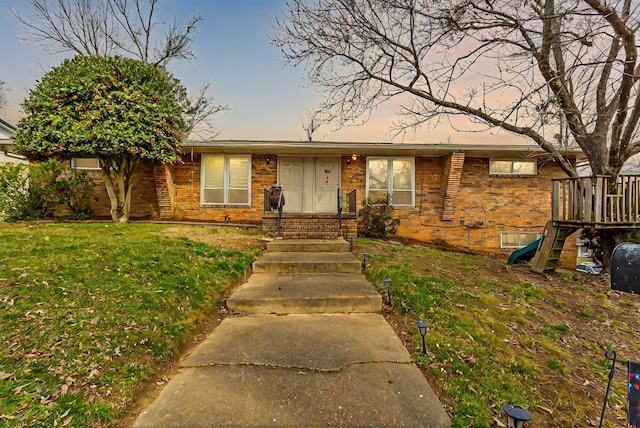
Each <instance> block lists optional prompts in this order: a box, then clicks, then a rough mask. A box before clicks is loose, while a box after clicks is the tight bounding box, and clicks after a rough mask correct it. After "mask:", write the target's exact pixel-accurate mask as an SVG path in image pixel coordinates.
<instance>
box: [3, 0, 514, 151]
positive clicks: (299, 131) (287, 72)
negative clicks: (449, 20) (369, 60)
mask: <svg viewBox="0 0 640 428" xmlns="http://www.w3.org/2000/svg"><path fill="white" fill-rule="evenodd" d="M161 5H162V9H161V16H162V17H163V18H166V19H167V20H172V19H173V17H176V18H177V19H178V20H179V21H180V22H182V23H186V22H187V21H188V20H189V19H190V18H191V17H193V16H194V15H197V14H202V15H205V16H206V18H205V20H204V21H202V22H200V23H199V25H198V33H197V34H196V35H195V37H194V39H195V43H194V51H195V54H196V60H194V61H192V62H181V63H178V62H174V63H172V65H171V67H170V68H171V69H172V71H173V72H174V74H175V75H176V77H178V78H179V79H180V80H181V81H182V82H183V84H185V86H187V88H190V89H192V90H194V91H197V90H198V89H199V88H200V87H201V85H202V82H205V81H206V82H210V83H211V93H212V94H213V95H214V96H215V97H216V99H217V100H218V102H219V103H222V104H227V105H228V106H229V107H230V109H231V110H230V111H228V112H224V113H221V114H220V115H218V116H217V118H216V120H215V122H216V127H217V129H218V131H219V135H218V138H220V139H237V140H242V139H253V140H299V139H301V138H304V131H303V128H302V125H301V122H302V121H303V120H304V119H305V114H306V112H307V111H310V110H312V109H314V108H315V107H316V106H317V105H318V104H319V102H320V100H321V95H320V94H318V93H317V92H316V91H315V90H314V89H313V88H306V87H304V84H305V81H304V69H303V68H301V67H300V68H293V67H289V66H287V65H285V64H284V62H283V60H282V58H281V56H280V52H279V50H278V49H277V48H276V47H275V46H273V45H271V44H270V43H269V33H270V32H271V31H272V25H273V23H274V22H275V20H276V17H278V16H282V14H283V11H284V8H285V0H181V1H179V2H178V1H176V0H165V1H164V2H162V3H161ZM11 7H15V8H18V9H19V10H23V11H24V10H25V6H24V3H23V2H20V1H18V0H0V40H2V48H3V49H2V54H3V55H2V61H1V62H0V80H3V81H5V82H6V85H5V86H6V88H7V89H9V91H8V92H7V93H6V95H7V98H8V101H9V103H8V105H7V106H6V107H5V108H4V109H3V110H2V111H0V117H2V118H3V119H4V120H6V121H8V122H10V123H14V124H15V123H17V121H18V120H19V118H20V117H21V113H20V112H19V105H20V103H21V102H22V100H24V98H25V97H26V96H27V94H28V91H29V89H30V88H33V87H34V86H35V84H36V81H37V79H39V78H40V77H42V76H43V75H44V74H45V73H46V72H47V71H48V70H49V69H50V68H51V67H53V66H56V65H58V64H59V63H60V62H61V60H62V59H63V58H64V56H63V55H50V54H49V53H47V52H46V51H45V50H44V49H43V48H42V47H39V46H35V45H29V44H26V43H25V42H22V41H20V39H19V35H20V29H19V27H18V24H17V23H16V22H15V18H14V17H13V16H12V15H11V11H10V8H11ZM396 112H397V110H396V108H395V107H393V106H387V107H384V108H380V109H378V112H377V114H376V115H375V116H374V117H372V119H371V120H369V122H368V123H367V124H365V125H362V126H357V127H355V126H354V127H346V128H342V129H340V130H337V129H336V128H335V127H334V126H332V125H330V124H327V125H323V126H321V127H320V129H319V130H318V131H317V133H316V134H315V135H314V137H315V138H317V139H322V140H325V141H389V139H390V134H388V131H389V128H390V126H391V125H392V123H393V122H394V120H396V116H395V115H396ZM445 122H446V121H445ZM427 131H428V130H423V131H422V132H418V133H417V134H415V135H414V134H410V135H408V136H407V137H405V139H404V141H418V142H424V143H435V142H446V141H450V142H454V143H472V142H476V143H477V142H479V141H478V140H479V138H478V137H479V135H478V134H455V135H454V133H453V132H452V131H451V129H450V128H449V127H448V126H441V127H440V128H439V129H438V130H436V131H433V130H430V131H429V132H427ZM487 137H489V138H488V139H487V141H486V142H498V140H500V141H503V140H505V137H507V136H506V135H505V134H504V133H500V135H497V136H496V135H490V134H488V135H487ZM511 138H512V137H509V139H511ZM394 141H399V140H394Z"/></svg>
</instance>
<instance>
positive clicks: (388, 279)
mask: <svg viewBox="0 0 640 428" xmlns="http://www.w3.org/2000/svg"><path fill="white" fill-rule="evenodd" d="M382 282H383V283H384V286H385V287H386V289H387V301H388V302H389V306H393V305H392V304H391V278H385V279H383V280H382Z"/></svg>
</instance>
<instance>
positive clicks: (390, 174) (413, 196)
mask: <svg viewBox="0 0 640 428" xmlns="http://www.w3.org/2000/svg"><path fill="white" fill-rule="evenodd" d="M380 159H382V160H386V161H387V194H388V195H389V205H395V206H399V207H413V206H415V205H416V158H415V157H410V156H367V159H366V164H367V172H366V183H365V186H366V190H367V195H366V197H367V198H369V161H370V160H380ZM394 160H407V161H410V163H411V203H409V204H396V203H394V202H393V161H394Z"/></svg>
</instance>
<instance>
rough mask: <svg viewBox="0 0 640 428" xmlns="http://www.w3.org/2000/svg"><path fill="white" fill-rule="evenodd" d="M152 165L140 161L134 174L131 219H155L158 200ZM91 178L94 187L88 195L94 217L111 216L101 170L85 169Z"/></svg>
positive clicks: (109, 202) (109, 203) (157, 211)
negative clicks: (89, 195)
mask: <svg viewBox="0 0 640 428" xmlns="http://www.w3.org/2000/svg"><path fill="white" fill-rule="evenodd" d="M153 171H154V165H153V164H152V163H141V164H140V165H139V166H138V171H137V172H136V174H135V176H134V184H133V190H132V192H131V211H130V217H131V218H132V219H136V218H138V219H141V218H148V219H157V218H158V213H159V210H158V200H157V198H156V186H155V181H154V179H153ZM87 173H88V175H89V177H90V178H91V179H92V180H93V183H94V187H93V192H92V194H91V197H90V205H91V209H92V210H93V216H94V217H95V218H111V201H110V200H109V195H108V194H107V189H106V188H105V187H104V180H103V179H102V172H101V171H96V170H88V171H87Z"/></svg>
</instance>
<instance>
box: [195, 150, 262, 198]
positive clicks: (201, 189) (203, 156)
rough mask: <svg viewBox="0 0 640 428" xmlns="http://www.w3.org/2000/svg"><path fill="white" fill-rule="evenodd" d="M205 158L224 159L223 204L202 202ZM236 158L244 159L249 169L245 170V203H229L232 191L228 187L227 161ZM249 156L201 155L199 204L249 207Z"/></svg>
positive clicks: (250, 166)
mask: <svg viewBox="0 0 640 428" xmlns="http://www.w3.org/2000/svg"><path fill="white" fill-rule="evenodd" d="M207 157H222V158H224V172H223V174H224V176H223V192H224V201H223V202H206V201H205V200H204V191H205V190H206V189H205V185H204V184H205V181H206V180H205V174H206V168H205V164H206V162H205V159H206V158H207ZM232 157H233V158H238V157H244V158H246V159H247V161H248V165H249V167H248V168H247V202H246V203H229V190H232V189H231V188H230V187H229V159H230V158H232ZM251 168H252V165H251V155H241V154H232V153H231V154H203V155H202V161H201V168H200V177H201V178H200V203H201V204H202V205H203V206H223V205H234V206H251Z"/></svg>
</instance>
